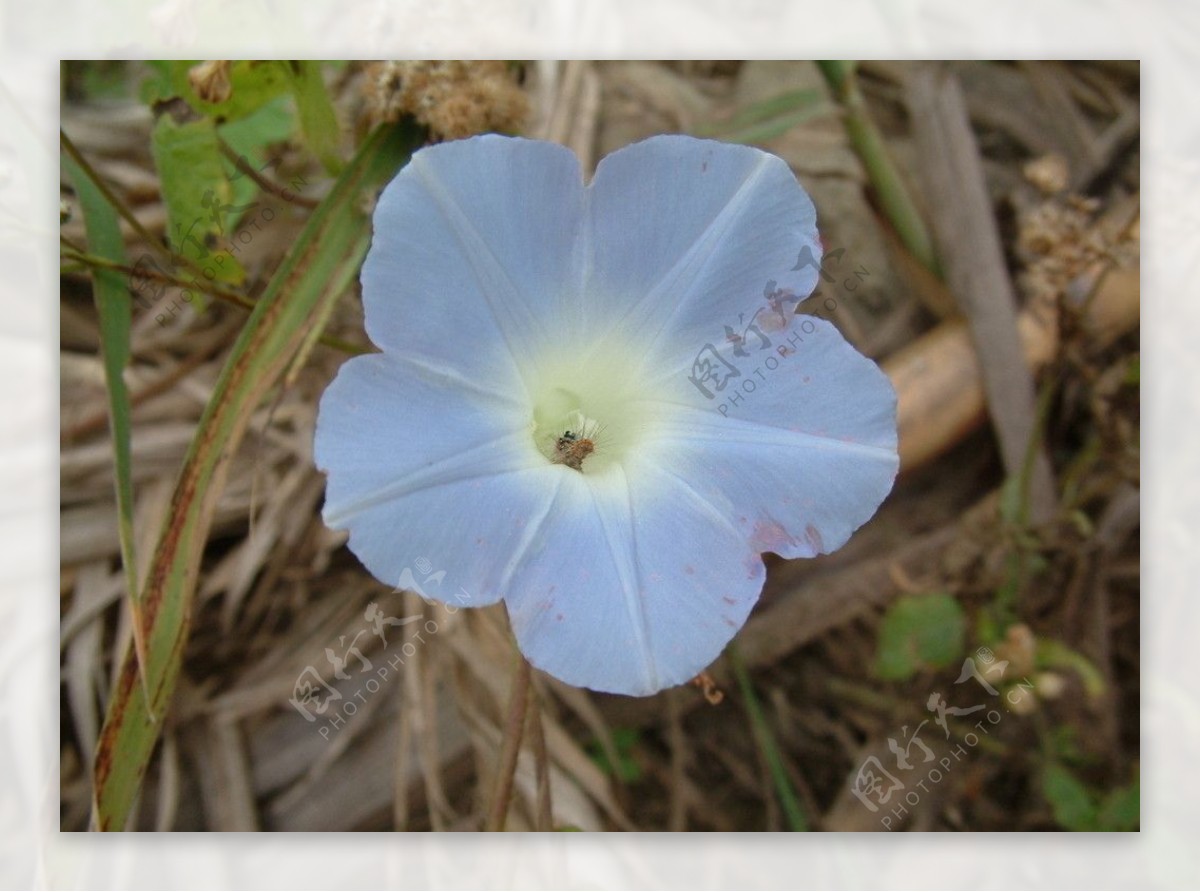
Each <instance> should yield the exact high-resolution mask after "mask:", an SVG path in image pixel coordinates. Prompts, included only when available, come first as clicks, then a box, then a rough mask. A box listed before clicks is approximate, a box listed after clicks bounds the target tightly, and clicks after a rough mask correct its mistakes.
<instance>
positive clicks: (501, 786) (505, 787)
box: [484, 653, 530, 833]
mask: <svg viewBox="0 0 1200 892" xmlns="http://www.w3.org/2000/svg"><path fill="white" fill-rule="evenodd" d="M517 661H518V662H517V673H516V676H515V677H514V678H513V683H512V690H511V692H510V693H509V697H508V718H507V719H506V721H505V724H504V738H503V740H502V741H501V747H500V764H499V765H498V766H497V769H496V786H495V788H494V789H493V790H492V801H491V805H489V806H488V816H487V823H486V824H485V825H484V829H485V830H489V831H492V832H496V833H499V832H501V831H503V830H504V820H505V818H506V817H507V815H508V804H509V802H510V801H511V799H512V788H513V775H514V774H516V771H517V756H519V755H520V753H521V736H522V731H523V729H524V727H525V713H526V711H527V709H528V708H529V678H530V668H529V661H528V660H526V659H525V657H524V655H522V654H520V653H518V654H517Z"/></svg>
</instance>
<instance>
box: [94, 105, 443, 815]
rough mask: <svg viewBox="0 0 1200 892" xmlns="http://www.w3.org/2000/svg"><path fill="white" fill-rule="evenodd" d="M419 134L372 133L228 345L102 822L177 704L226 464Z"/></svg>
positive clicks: (153, 602)
mask: <svg viewBox="0 0 1200 892" xmlns="http://www.w3.org/2000/svg"><path fill="white" fill-rule="evenodd" d="M422 138H423V135H422V134H421V133H420V132H418V131H417V129H416V128H415V127H413V126H411V125H409V124H403V125H400V126H396V127H382V128H379V129H377V130H376V131H375V133H374V134H372V136H371V137H370V138H369V139H368V140H367V142H366V143H365V144H364V146H363V147H362V149H361V150H360V151H359V153H358V155H357V156H356V157H355V159H354V161H352V162H351V164H350V165H348V166H347V168H346V170H345V171H344V172H343V174H342V176H341V177H339V178H338V181H337V182H336V183H335V184H334V187H333V189H332V190H331V191H330V193H329V194H328V195H327V196H326V198H325V199H324V200H323V201H322V202H321V204H320V206H319V207H318V208H317V209H316V210H315V211H314V212H313V215H312V217H311V218H310V219H309V222H308V224H307V225H306V226H305V228H304V230H303V232H302V233H301V234H300V237H299V238H298V239H297V240H296V243H295V245H294V246H293V247H292V249H291V251H289V252H288V255H287V257H286V258H285V259H284V261H283V263H282V264H281V265H280V267H279V269H278V270H277V271H276V273H275V275H274V276H272V278H271V281H270V283H269V284H268V286H267V289H266V291H265V292H264V293H263V296H262V297H261V298H259V300H258V301H257V302H256V304H255V308H254V311H253V312H252V313H251V315H250V318H249V320H248V321H247V322H246V324H245V326H244V327H243V329H242V332H241V335H240V336H239V337H238V340H237V342H236V343H235V344H234V346H233V350H232V351H231V352H230V355H229V358H228V360H227V362H226V364H225V367H224V369H223V370H222V372H221V375H220V377H219V378H218V380H217V384H216V387H215V389H214V391H213V395H212V398H211V399H210V401H209V403H208V405H207V406H206V408H205V410H204V414H203V416H202V417H201V419H200V422H199V424H198V426H197V428H196V435H195V438H194V439H193V441H192V444H191V446H190V448H189V449H188V454H187V457H186V458H185V460H184V465H183V468H182V470H181V471H180V475H179V480H178V482H177V484H176V488H175V493H174V496H173V498H172V500H171V510H170V513H169V514H168V516H167V518H166V521H165V523H164V525H163V530H162V533H161V534H160V536H159V540H158V547H157V548H156V550H155V553H154V557H153V559H152V561H151V564H150V570H149V574H148V576H147V579H146V582H145V586H144V588H143V597H142V602H143V611H144V617H145V627H146V630H147V631H146V638H147V660H146V661H145V663H144V664H143V665H144V673H145V677H146V685H147V688H148V691H149V703H147V701H146V698H143V697H141V696H137V695H136V694H135V690H136V686H137V677H138V667H137V663H136V661H135V660H134V659H133V656H132V654H130V653H128V652H126V654H125V656H124V659H123V660H122V662H121V669H120V673H119V675H118V677H117V683H116V685H115V687H114V689H113V692H112V695H111V697H110V698H109V703H108V711H107V714H106V715H105V720H104V727H103V728H102V729H101V732H100V740H99V742H98V744H97V746H96V757H95V767H94V772H93V773H94V778H95V782H94V783H95V810H94V824H95V826H96V827H97V828H98V829H100V830H120V829H122V828H123V827H124V826H125V824H126V821H127V819H128V817H129V814H130V810H131V808H132V806H133V802H134V800H135V798H136V795H137V791H138V788H139V787H140V786H141V783H142V779H143V778H144V777H145V773H146V768H147V766H148V765H149V763H150V756H151V754H152V752H153V750H154V745H155V742H156V741H157V739H158V734H159V731H160V729H161V724H160V723H159V722H157V721H155V720H154V719H153V718H151V717H152V716H156V715H157V716H162V715H164V714H165V713H166V712H167V708H168V707H169V706H170V703H171V695H172V693H173V692H174V689H175V683H176V681H177V679H178V676H179V667H180V662H181V660H182V657H183V652H184V645H185V644H186V641H187V634H188V627H189V625H190V622H191V612H192V602H193V599H194V596H195V588H196V576H197V574H198V572H199V568H200V560H201V557H202V556H203V553H204V547H205V543H206V542H207V539H208V533H209V529H210V526H211V523H212V516H213V510H214V507H215V505H216V502H217V500H218V499H219V498H220V496H221V493H222V491H223V489H224V482H225V475H226V473H227V471H228V467H229V462H230V460H231V459H232V457H233V456H234V454H236V452H237V448H238V444H239V443H240V442H241V438H242V435H243V434H244V433H245V430H246V426H247V424H248V423H249V420H250V417H251V415H252V414H253V412H254V411H255V409H256V408H257V407H258V406H259V404H260V403H261V401H262V399H263V398H264V396H265V395H266V394H267V393H268V392H269V391H270V390H271V388H272V387H274V386H275V384H276V382H278V380H279V378H280V376H281V375H282V374H283V373H284V370H285V369H286V368H287V366H288V363H289V362H290V361H291V359H292V357H293V356H294V355H295V354H296V352H297V351H298V350H299V349H300V348H301V346H302V345H303V344H304V343H305V341H306V339H307V338H308V335H309V333H310V331H311V327H312V326H313V325H314V324H316V321H315V320H317V319H320V318H323V316H324V308H325V305H326V303H328V302H330V301H333V300H335V299H336V298H337V297H338V296H339V294H340V290H341V289H340V288H339V287H338V284H339V283H342V282H344V281H345V280H346V278H347V276H348V275H349V274H350V271H352V270H357V269H358V267H359V265H360V264H361V262H362V258H363V256H364V255H365V254H366V250H367V246H368V244H369V243H370V228H369V225H368V221H367V218H366V216H365V214H364V211H363V209H362V205H363V198H364V196H367V195H373V194H374V192H375V190H377V189H378V188H380V187H381V186H382V185H383V184H384V183H385V182H387V181H388V180H389V179H391V177H392V176H394V175H395V173H396V171H397V170H398V169H399V167H400V166H401V164H403V163H404V161H405V160H406V159H407V158H408V157H409V156H410V155H411V153H412V152H413V151H414V150H415V149H416V148H417V146H419V145H420V143H421V141H422Z"/></svg>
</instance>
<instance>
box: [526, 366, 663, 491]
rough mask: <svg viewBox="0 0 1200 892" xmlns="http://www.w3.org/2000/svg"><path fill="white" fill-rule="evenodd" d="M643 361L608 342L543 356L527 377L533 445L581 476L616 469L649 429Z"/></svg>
mask: <svg viewBox="0 0 1200 892" xmlns="http://www.w3.org/2000/svg"><path fill="white" fill-rule="evenodd" d="M641 370H642V358H641V357H638V356H637V355H635V354H634V353H633V352H632V351H630V350H629V349H627V348H624V347H621V346H616V345H613V344H612V343H607V344H604V345H595V346H593V348H592V349H591V350H588V351H579V350H570V351H568V350H562V351H558V352H557V353H556V354H555V355H553V356H548V357H543V358H542V361H541V362H539V363H537V367H536V369H535V370H531V372H530V375H529V381H528V383H529V392H530V395H531V397H532V399H533V420H532V425H531V427H532V431H533V439H534V444H535V445H536V446H537V448H538V450H539V451H540V452H541V453H542V455H544V456H545V457H546V458H547V459H548V460H549V461H550V462H551V463H553V464H560V465H563V466H565V467H567V468H570V469H572V470H575V471H578V472H580V473H582V474H586V475H589V476H590V475H601V474H605V473H607V472H608V471H611V470H615V469H616V468H615V466H616V465H617V464H619V462H620V461H621V460H622V458H624V457H626V456H628V455H630V453H631V452H632V450H634V449H636V448H637V446H638V444H639V443H640V442H642V441H643V440H644V438H645V437H646V435H647V433H648V432H649V430H650V429H651V428H652V427H653V426H654V422H655V420H656V419H655V417H654V415H655V413H654V411H652V407H651V405H650V404H649V403H648V402H647V400H646V394H645V393H644V392H643V388H644V386H645V375H643V374H642V371H641Z"/></svg>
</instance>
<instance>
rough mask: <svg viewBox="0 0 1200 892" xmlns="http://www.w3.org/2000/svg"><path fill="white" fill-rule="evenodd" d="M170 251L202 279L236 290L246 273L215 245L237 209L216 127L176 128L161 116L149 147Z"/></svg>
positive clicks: (230, 228)
mask: <svg viewBox="0 0 1200 892" xmlns="http://www.w3.org/2000/svg"><path fill="white" fill-rule="evenodd" d="M151 151H152V154H153V155H154V165H155V167H156V168H158V177H159V181H160V183H161V188H162V196H163V203H164V204H165V205H166V207H167V228H168V236H169V240H170V243H171V248H172V250H174V251H175V252H176V253H178V254H181V255H182V256H184V257H186V258H187V259H188V260H189V261H191V262H192V264H193V265H194V266H195V267H198V268H199V269H201V270H202V271H203V273H204V275H205V276H209V277H211V278H213V279H216V280H218V281H221V282H229V283H232V284H235V285H238V284H241V283H242V282H243V281H244V280H245V278H246V271H245V270H244V269H243V268H242V265H241V264H240V263H238V262H237V260H235V259H234V257H233V255H232V254H230V253H229V252H228V251H223V250H221V249H220V248H219V247H218V240H219V239H220V238H221V237H223V236H225V234H226V233H227V232H232V231H233V227H234V226H235V224H236V221H237V214H238V213H239V208H240V206H238V205H234V203H233V200H232V199H233V187H232V186H231V185H230V183H229V177H228V176H226V174H225V168H224V166H223V165H222V162H221V151H220V148H219V146H218V143H217V128H216V125H215V124H214V123H213V122H212V121H211V120H209V119H207V118H202V119H201V120H198V121H188V122H187V123H186V124H178V123H176V122H175V121H174V119H172V118H171V116H170V115H163V116H162V117H160V118H159V119H158V123H157V124H156V125H155V127H154V133H153V137H152V142H151Z"/></svg>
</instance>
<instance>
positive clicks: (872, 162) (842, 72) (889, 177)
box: [817, 60, 941, 276]
mask: <svg viewBox="0 0 1200 892" xmlns="http://www.w3.org/2000/svg"><path fill="white" fill-rule="evenodd" d="M817 65H818V67H819V68H820V69H821V74H822V75H824V76H825V82H826V83H827V84H828V85H829V89H830V91H831V92H832V93H833V95H834V98H835V99H837V100H838V102H840V103H841V105H842V108H843V110H844V111H845V121H846V135H847V136H849V138H850V144H851V145H852V146H853V147H854V151H855V152H857V153H858V156H859V158H861V159H862V163H863V167H865V168H866V169H867V175H868V176H869V177H870V178H871V183H872V185H874V187H875V191H876V193H877V195H878V196H879V203H880V205H881V207H882V208H883V212H884V213H885V214H887V218H888V220H890V221H891V223H892V225H893V226H894V227H895V228H896V232H897V233H899V235H900V239H901V241H902V242H903V243H904V246H905V247H906V248H908V250H909V251H910V252H911V253H912V255H913V256H914V257H915V258H917V260H919V261H920V262H921V264H922V265H924V266H925V267H927V268H928V269H929V270H931V271H932V272H933V273H935V274H937V275H939V276H940V275H941V270H940V267H939V266H938V261H937V254H936V253H935V252H934V250H933V240H932V239H931V238H930V237H929V230H928V229H927V228H926V227H925V221H924V219H923V218H922V217H921V214H920V212H919V211H918V210H917V206H916V203H915V202H914V201H913V199H912V196H911V195H910V194H909V191H908V188H907V187H906V186H905V185H904V180H903V179H901V177H900V171H899V170H897V169H896V165H895V164H894V163H893V161H892V157H891V155H889V154H888V150H887V146H885V145H884V142H883V136H882V135H881V134H880V132H879V129H878V128H877V127H876V126H875V122H874V121H872V120H871V117H870V115H869V114H868V113H867V103H866V100H865V99H864V98H863V95H862V91H861V90H859V88H858V78H857V77H856V75H855V66H854V63H853V62H847V61H841V60H831V61H823V62H818V63H817Z"/></svg>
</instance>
